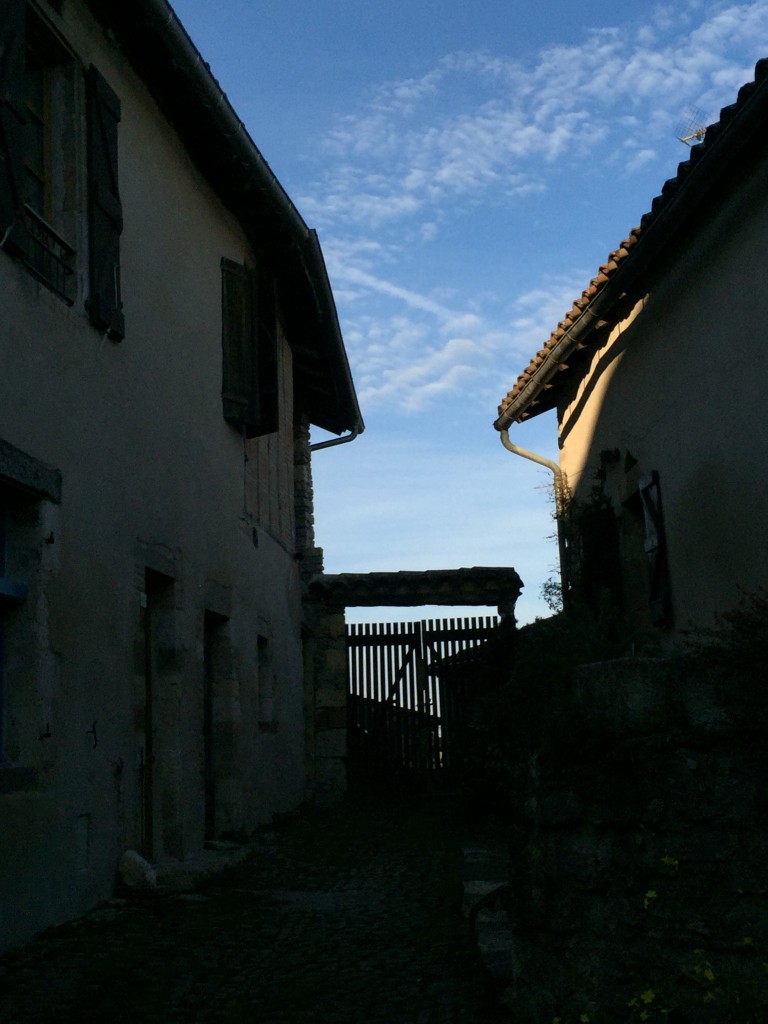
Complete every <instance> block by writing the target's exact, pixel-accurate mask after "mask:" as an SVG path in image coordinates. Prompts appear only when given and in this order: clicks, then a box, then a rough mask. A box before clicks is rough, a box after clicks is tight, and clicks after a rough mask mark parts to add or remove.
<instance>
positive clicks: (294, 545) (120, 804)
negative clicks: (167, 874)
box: [0, 0, 363, 948]
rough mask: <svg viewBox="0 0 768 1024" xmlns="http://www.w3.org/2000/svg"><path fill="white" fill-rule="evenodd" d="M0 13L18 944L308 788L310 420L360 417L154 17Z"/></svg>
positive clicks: (300, 270) (223, 133)
mask: <svg viewBox="0 0 768 1024" xmlns="http://www.w3.org/2000/svg"><path fill="white" fill-rule="evenodd" d="M0 14H1V15H2V16H1V17H0V159H1V160H2V162H1V163H0V241H1V246H0V295H2V305H3V316H2V324H0V395H1V396H2V400H1V401H0V501H1V502H2V505H1V506H0V524H1V526H2V528H1V529H0V709H1V713H2V723H1V728H2V732H1V734H0V744H1V746H0V897H1V899H0V948H9V947H12V946H14V945H18V944H20V943H22V942H24V941H25V940H26V939H28V938H29V937H30V936H31V935H33V934H34V933H36V932H38V931H39V930H40V929H42V928H44V927H47V926H50V925H53V924H57V923H59V922H61V921H64V920H66V919H68V918H71V917H73V916H76V915H77V914H79V913H82V912H83V911H84V910H86V909H87V908H88V907H90V906H92V905H93V904H94V903H95V902H97V901H98V900H99V899H102V898H104V897H105V896H107V895H109V894H110V893H111V891H112V888H113V884H114V875H115V869H116V864H117V862H118V859H119V857H120V854H121V853H122V852H123V851H124V850H126V849H135V850H138V851H140V852H141V853H143V854H144V855H145V856H146V857H148V858H149V859H151V860H153V861H156V862H158V861H163V860H168V859H178V860H183V859H185V858H188V857H190V856H192V855H193V854H194V853H195V852H196V851H199V850H200V849H202V847H203V844H204V842H205V841H206V840H211V839H216V838H220V837H222V836H239V835H242V834H247V833H248V832H249V831H252V830H253V829H254V828H255V827H256V826H257V825H258V824H259V823H261V822H264V821H267V820H269V819H270V818H271V816H272V815H273V814H275V813H276V812H282V811H287V810H289V809H292V808H294V807H296V806H297V805H298V804H299V803H300V802H301V801H302V800H303V799H304V798H305V797H307V796H308V795H311V789H308V784H307V779H308V777H310V778H311V777H312V776H313V771H314V770H313V769H312V768H311V766H309V767H308V762H307V754H308V751H310V753H311V751H312V749H313V742H314V741H313V736H312V726H311V709H312V701H313V694H312V692H311V687H312V672H311V671H306V670H305V669H306V666H307V665H308V664H309V663H310V662H311V660H312V659H311V657H310V656H308V654H307V644H308V643H309V644H311V632H312V615H311V610H309V609H308V608H307V606H306V605H305V603H304V600H303V583H304V580H305V579H306V578H307V577H308V576H309V575H311V574H312V573H313V572H315V571H317V569H318V568H321V566H320V565H319V563H318V558H319V557H320V556H319V553H318V551H317V549H315V548H314V537H313V528H312V495H311V475H310V468H309V467H310V448H309V427H310V425H316V426H319V427H322V428H324V429H326V430H329V431H331V432H332V433H334V434H340V435H343V434H346V433H347V432H349V433H351V434H352V435H354V434H356V433H358V432H359V431H360V430H362V428H363V424H362V420H361V418H360V412H359V409H358V405H357V400H356V397H355V391H354V387H353V384H352V380H351V376H350V373H349V367H348V364H347V359H346V354H345V351H344V347H343V343H342V339H341V336H340V332H339V327H338V321H337V319H336V313H335V308H334V303H333V298H332V295H331V292H330V287H329V284H328V278H327V274H326V271H325V267H324V263H323V259H322V254H321V251H320V248H319V244H318V241H317V237H316V236H315V234H314V232H312V231H310V230H309V229H308V228H307V226H306V224H305V223H304V221H303V220H302V218H301V217H300V215H299V214H298V212H297V211H296V209H295V208H294V207H293V205H292V203H291V201H290V199H289V198H288V197H287V196H286V194H285V193H284V192H283V190H282V188H281V186H280V185H279V183H278V182H277V181H276V179H275V178H274V175H273V174H272V172H271V171H270V169H269V167H268V166H267V164H266V163H265V162H264V160H263V158H262V157H261V154H260V153H259V151H258V150H257V148H256V146H255V145H254V144H253V142H252V141H251V139H250V138H249V137H248V135H247V134H246V132H245V130H244V129H243V127H242V125H241V123H240V122H239V120H238V118H237V116H236V115H235V113H234V111H233V110H232V108H231V107H230V106H229V104H228V102H227V100H226V97H225V96H224V95H223V94H222V93H221V91H220V89H219V88H218V86H217V84H216V82H215V80H214V79H213V78H212V76H211V74H210V72H209V71H208V69H207V67H206V65H204V63H203V61H202V58H201V57H200V54H199V53H198V52H197V51H196V49H195V48H194V46H193V45H192V43H191V42H190V40H189V38H188V37H187V36H186V34H185V32H184V30H183V28H182V27H181V25H180V24H179V22H178V20H177V19H176V17H175V15H174V14H173V11H172V9H171V8H170V6H169V5H168V4H167V3H166V2H165V0H137V2H134V3H132V4H131V5H112V4H110V3H107V2H96V0H93V2H87V3H86V2H84V0H58V2H56V0H50V2H39V3H33V2H30V3H24V2H21V0H2V3H1V4H0ZM308 710H309V715H308ZM314 774H316V772H315V773H314Z"/></svg>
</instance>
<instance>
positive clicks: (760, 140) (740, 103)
mask: <svg viewBox="0 0 768 1024" xmlns="http://www.w3.org/2000/svg"><path fill="white" fill-rule="evenodd" d="M766 123H768V60H761V61H759V62H758V64H757V65H756V68H755V80H754V82H750V83H748V84H747V85H745V86H743V87H742V88H741V89H740V90H739V94H738V98H737V100H736V102H735V103H733V104H731V105H730V106H727V107H724V108H723V109H722V110H721V112H720V118H719V120H718V121H717V122H716V123H715V124H713V125H710V127H709V128H708V129H707V131H706V134H705V136H704V139H703V141H702V142H701V143H700V144H699V145H697V146H695V147H694V148H693V149H692V150H691V155H690V158H689V159H688V160H686V161H685V162H684V163H681V164H680V165H679V167H678V171H677V175H676V176H675V177H674V178H670V179H669V180H668V181H667V182H666V183H665V184H664V187H663V188H662V191H661V194H660V195H659V196H657V197H656V199H654V201H653V203H652V205H651V209H650V211H649V212H648V213H646V214H645V215H644V216H643V218H642V219H641V221H640V224H639V226H638V227H636V228H634V229H633V230H632V231H631V232H630V234H629V236H628V237H627V238H626V239H625V240H624V241H623V242H622V243H621V245H620V246H619V248H618V249H616V250H615V251H614V252H612V253H611V254H610V256H609V258H608V260H607V262H606V263H605V264H603V266H601V267H600V269H599V271H598V274H597V276H596V277H594V278H593V279H592V281H591V282H590V284H589V287H588V288H586V289H585V291H584V292H583V293H582V295H581V297H580V298H579V299H577V300H576V301H575V302H574V304H573V306H572V308H571V310H570V311H569V312H568V313H567V314H566V316H565V317H564V319H563V320H562V321H561V322H560V323H559V324H558V326H557V328H556V329H555V330H554V331H553V332H552V334H551V335H550V337H549V339H548V340H547V341H546V342H545V344H544V346H543V347H542V348H541V349H540V350H539V352H538V353H537V354H536V356H535V357H534V358H533V359H532V360H531V362H530V363H529V364H528V366H527V368H526V369H525V370H524V371H523V373H522V374H520V376H519V377H518V378H517V381H516V382H515V384H514V386H513V388H512V389H511V391H510V392H509V393H508V394H507V395H506V396H505V398H504V399H503V400H502V402H501V404H500V406H499V416H498V418H497V420H496V421H495V423H494V426H495V428H496V429H497V430H506V429H508V428H509V427H510V426H511V425H512V424H513V423H515V422H522V421H523V420H526V419H529V418H531V417H533V416H538V415H539V414H541V413H542V412H546V411H548V410H550V409H552V408H555V407H556V406H557V405H558V403H559V401H560V399H561V398H562V396H563V395H564V393H565V389H566V388H567V387H570V386H571V385H572V383H573V381H574V380H575V379H577V378H578V377H579V376H580V375H582V374H583V373H584V372H585V366H586V361H587V359H588V358H589V355H590V353H591V351H592V350H593V349H594V347H595V344H596V340H597V339H598V338H600V337H602V336H603V332H604V330H605V328H606V327H610V326H611V325H613V324H615V323H616V322H618V321H619V320H620V319H621V317H622V316H623V315H625V314H626V312H627V311H628V309H629V308H631V306H632V305H634V303H635V302H636V301H637V300H638V299H639V298H641V297H642V296H643V295H644V294H647V293H648V292H649V291H650V288H651V285H652V282H653V281H654V280H655V279H657V278H658V277H659V275H660V274H662V273H663V272H664V271H665V269H666V268H667V267H668V266H669V265H670V263H671V262H672V261H673V260H674V258H675V257H676V255H677V254H678V253H679V251H680V249H681V248H682V246H684V245H686V244H688V243H689V242H690V239H691V238H692V237H693V236H694V235H695V233H696V232H697V231H698V230H700V229H701V227H702V225H703V224H704V223H705V221H706V219H707V218H709V217H711V215H712V213H713V211H714V210H716V209H717V208H718V207H719V206H720V205H721V204H722V202H723V200H724V199H725V198H726V197H727V196H728V195H729V193H730V192H732V191H733V189H734V188H735V187H738V183H739V181H740V180H741V179H742V178H743V176H744V174H745V173H746V171H747V170H748V168H749V167H750V166H752V165H753V164H754V163H755V162H756V161H757V160H758V159H759V158H760V157H761V156H762V155H764V154H765V152H766V149H767V148H768V134H767V133H766V131H765V125H766Z"/></svg>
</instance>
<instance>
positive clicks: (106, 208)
mask: <svg viewBox="0 0 768 1024" xmlns="http://www.w3.org/2000/svg"><path fill="white" fill-rule="evenodd" d="M86 92H87V97H88V108H87V109H88V233H89V282H90V289H89V294H88V303H87V306H88V315H89V316H90V318H91V323H92V324H94V325H95V326H96V327H98V328H99V330H101V331H108V332H109V335H110V337H111V338H114V339H119V338H123V337H124V336H125V320H124V318H123V310H122V302H121V300H120V233H121V231H122V229H123V213H122V206H121V204H120V192H119V190H118V177H117V126H118V124H119V122H120V100H119V99H118V98H117V95H116V94H115V92H114V91H113V90H112V88H111V87H110V86H109V85H108V84H107V81H106V79H105V78H104V76H103V75H102V74H101V73H100V72H99V71H98V70H97V69H96V68H95V67H93V66H91V67H90V68H89V69H88V74H87V76H86Z"/></svg>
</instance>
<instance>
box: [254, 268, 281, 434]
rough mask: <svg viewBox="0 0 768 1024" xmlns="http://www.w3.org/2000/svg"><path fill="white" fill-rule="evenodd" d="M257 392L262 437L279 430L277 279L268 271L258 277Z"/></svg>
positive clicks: (262, 271)
mask: <svg viewBox="0 0 768 1024" xmlns="http://www.w3.org/2000/svg"><path fill="white" fill-rule="evenodd" d="M257 301H258V316H257V326H258V338H257V343H258V351H257V356H256V358H257V366H258V381H257V384H258V390H259V424H260V429H259V433H260V434H272V433H274V432H275V431H276V430H277V427H278V405H279V402H278V359H277V301H276V296H275V279H274V277H273V276H272V274H270V273H269V272H268V271H266V270H263V269H262V270H260V271H259V275H258V294H257Z"/></svg>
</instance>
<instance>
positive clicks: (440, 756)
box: [347, 615, 499, 787]
mask: <svg viewBox="0 0 768 1024" xmlns="http://www.w3.org/2000/svg"><path fill="white" fill-rule="evenodd" d="M498 624H499V619H498V618H497V617H496V616H492V615H489V616H472V617H467V618H463V619H457V618H451V619H428V620H425V621H423V622H395V623H357V624H354V623H353V624H351V625H350V626H348V628H347V649H348V656H347V660H348V666H349V693H348V718H347V721H348V730H349V735H348V754H349V761H348V765H349V772H350V785H351V786H352V787H354V786H358V787H359V786H365V785H369V786H371V785H376V786H390V785H392V784H393V783H395V782H396V781H402V780H403V779H408V780H409V783H410V784H413V782H414V781H417V780H420V779H422V780H423V779H425V778H426V777H427V776H429V775H430V774H432V773H434V772H436V771H440V770H442V769H445V768H448V767H451V766H452V765H453V764H454V760H455V753H454V748H455V742H456V736H457V735H458V732H459V731H460V728H461V719H462V715H463V710H464V700H465V696H466V694H465V692H464V691H465V689H466V687H465V683H464V677H465V675H466V671H467V667H468V666H469V665H471V664H472V661H473V660H474V659H477V658H479V657H480V654H481V652H480V651H479V650H477V649H478V648H481V647H482V645H484V644H486V643H487V641H489V640H491V639H492V638H493V637H494V636H495V634H496V632H497V630H498ZM473 650H477V654H476V655H472V654H471V653H468V652H471V651H473Z"/></svg>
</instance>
